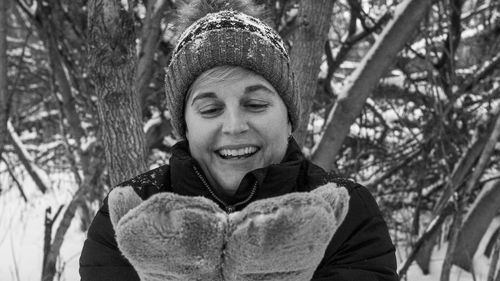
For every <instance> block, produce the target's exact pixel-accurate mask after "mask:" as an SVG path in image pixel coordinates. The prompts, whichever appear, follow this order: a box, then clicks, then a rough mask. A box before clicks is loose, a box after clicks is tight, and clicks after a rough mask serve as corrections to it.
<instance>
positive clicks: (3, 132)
mask: <svg viewBox="0 0 500 281" xmlns="http://www.w3.org/2000/svg"><path fill="white" fill-rule="evenodd" d="M8 6H9V1H8V0H2V1H0V155H1V154H2V152H3V148H4V145H5V144H6V143H7V136H8V133H7V119H8V114H9V113H8V104H7V102H8V100H7V89H8V87H7V67H8V63H7V9H8Z"/></svg>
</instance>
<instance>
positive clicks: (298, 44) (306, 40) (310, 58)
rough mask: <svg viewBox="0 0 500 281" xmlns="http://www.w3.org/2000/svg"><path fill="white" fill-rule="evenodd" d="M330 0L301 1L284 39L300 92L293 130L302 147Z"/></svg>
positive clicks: (324, 36) (326, 26) (329, 20)
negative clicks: (287, 45)
mask: <svg viewBox="0 0 500 281" xmlns="http://www.w3.org/2000/svg"><path fill="white" fill-rule="evenodd" d="M334 4H335V1H334V0H314V1H309V0H302V1H300V3H299V11H298V15H297V18H296V19H295V25H296V28H295V29H294V30H293V32H292V33H291V34H290V37H289V38H287V39H289V40H290V41H291V42H292V49H291V52H290V57H291V58H292V68H293V70H294V72H295V77H296V81H297V89H298V91H299V93H300V94H301V97H302V98H301V107H302V112H301V114H300V115H301V116H300V117H301V118H300V119H301V120H300V124H299V125H298V127H297V130H296V131H295V133H294V137H295V139H296V140H297V143H298V144H299V145H300V146H301V147H302V145H303V144H304V142H305V138H306V136H307V124H308V122H309V114H310V113H311V105H312V101H313V98H314V95H315V94H316V88H317V85H318V83H317V81H318V74H319V66H320V65H321V56H322V54H323V49H324V47H325V42H326V39H327V36H328V30H329V29H330V24H331V18H332V13H333V5H334Z"/></svg>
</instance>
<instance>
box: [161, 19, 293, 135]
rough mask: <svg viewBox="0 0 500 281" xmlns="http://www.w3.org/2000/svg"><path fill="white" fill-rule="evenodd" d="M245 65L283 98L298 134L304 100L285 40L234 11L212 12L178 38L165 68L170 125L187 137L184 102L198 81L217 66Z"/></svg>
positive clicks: (259, 23)
mask: <svg viewBox="0 0 500 281" xmlns="http://www.w3.org/2000/svg"><path fill="white" fill-rule="evenodd" d="M222 65H229V66H241V67H244V68H247V69H250V70H252V71H254V72H256V73H257V74H259V75H261V76H263V77H264V78H265V79H266V80H268V81H269V83H271V85H273V87H274V88H275V89H276V91H277V92H278V94H279V95H280V96H281V98H282V99H283V101H284V103H285V105H286V107H287V109H288V115H289V118H290V121H291V124H292V128H293V129H295V128H296V127H297V125H298V123H299V118H300V100H299V94H298V92H297V90H296V87H295V79H294V75H293V71H292V68H291V64H290V58H289V56H288V53H287V50H286V48H285V46H284V43H283V40H282V39H281V37H280V36H279V35H278V34H277V33H276V31H274V30H273V29H272V28H270V27H269V26H268V25H266V24H265V23H264V22H262V21H260V20H259V19H257V18H254V17H251V16H249V15H246V14H244V13H242V12H238V11H233V10H223V11H220V12H216V13H209V14H207V15H205V16H204V17H202V18H200V19H199V20H197V21H196V22H194V23H193V24H192V25H190V26H189V27H188V28H187V29H186V30H185V31H184V32H183V33H182V34H181V36H180V37H179V40H178V42H177V45H176V47H175V49H174V51H173V53H172V59H171V61H170V64H169V65H168V67H167V68H166V70H165V71H166V76H165V91H166V96H167V105H168V109H169V111H170V114H171V117H172V120H171V122H172V125H173V127H174V129H175V130H176V131H177V133H178V134H179V136H181V137H185V131H186V128H185V122H184V102H185V98H186V93H187V91H188V89H189V87H190V86H191V84H192V83H193V82H194V81H195V80H196V78H197V77H198V76H199V75H200V74H202V73H203V72H205V71H206V70H209V69H211V68H214V67H216V66H222Z"/></svg>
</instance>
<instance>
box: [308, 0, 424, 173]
mask: <svg viewBox="0 0 500 281" xmlns="http://www.w3.org/2000/svg"><path fill="white" fill-rule="evenodd" d="M431 2H432V1H431V0H405V1H403V2H402V3H400V4H399V5H398V7H397V8H396V11H395V16H394V19H393V20H392V21H390V22H389V23H388V25H387V26H386V27H385V28H384V30H383V31H382V33H381V35H380V37H379V38H378V40H377V41H376V42H375V44H374V45H373V47H372V48H371V49H370V51H368V53H367V54H366V56H365V57H364V58H363V60H362V61H361V63H360V64H359V66H358V68H357V69H356V71H354V72H353V73H352V74H351V75H350V76H349V77H348V78H347V79H346V86H345V87H344V89H343V90H342V92H341V94H340V95H339V98H338V100H337V103H336V104H335V106H334V108H333V109H332V111H331V112H330V114H329V116H328V120H326V122H327V124H328V125H327V127H326V130H325V133H324V135H323V138H322V139H321V141H320V142H319V143H318V145H317V146H316V147H315V149H314V150H313V151H314V152H313V158H312V159H313V161H314V162H315V163H316V164H318V165H319V166H321V167H323V168H324V169H326V170H331V169H332V168H333V166H334V164H335V159H336V157H337V155H338V153H339V151H340V148H341V146H342V143H343V141H344V139H345V137H346V136H347V134H348V133H349V129H350V127H351V124H352V123H354V121H355V120H356V118H357V117H358V116H359V114H360V113H361V109H362V108H363V104H364V103H365V101H366V99H367V98H368V96H369V95H370V93H371V92H372V91H373V89H374V88H375V86H376V85H377V83H378V81H379V79H380V78H381V77H382V75H383V74H384V73H385V72H386V71H387V69H388V68H389V66H390V65H391V64H392V62H393V61H394V59H395V58H396V56H397V54H398V52H399V51H400V50H401V49H402V48H403V47H404V45H405V43H406V42H407V41H408V40H409V39H410V38H411V36H412V35H413V32H414V31H415V30H416V29H417V27H418V26H419V23H420V21H421V20H422V19H423V18H424V17H425V16H426V15H427V11H428V8H429V7H430V6H431Z"/></svg>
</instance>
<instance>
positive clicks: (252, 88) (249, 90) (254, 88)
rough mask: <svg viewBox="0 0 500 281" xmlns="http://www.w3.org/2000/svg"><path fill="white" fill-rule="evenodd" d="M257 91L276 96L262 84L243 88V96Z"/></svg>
mask: <svg viewBox="0 0 500 281" xmlns="http://www.w3.org/2000/svg"><path fill="white" fill-rule="evenodd" d="M259 90H264V91H265V92H268V93H270V94H273V95H275V94H276V93H275V92H274V91H273V90H271V89H269V88H268V87H266V86H264V85H262V84H256V85H251V86H248V87H246V88H245V95H246V94H249V93H252V92H256V91H259Z"/></svg>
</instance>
